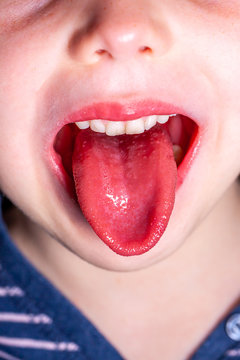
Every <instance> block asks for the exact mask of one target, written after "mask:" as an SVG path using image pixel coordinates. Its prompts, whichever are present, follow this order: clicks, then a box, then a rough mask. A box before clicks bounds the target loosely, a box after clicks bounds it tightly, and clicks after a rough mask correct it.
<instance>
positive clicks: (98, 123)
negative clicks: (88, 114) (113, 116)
mask: <svg viewBox="0 0 240 360" xmlns="http://www.w3.org/2000/svg"><path fill="white" fill-rule="evenodd" d="M90 128H91V129H92V130H93V131H96V132H100V133H105V131H106V128H105V124H104V122H103V120H91V121H90Z"/></svg>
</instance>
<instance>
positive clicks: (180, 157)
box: [53, 104, 200, 256]
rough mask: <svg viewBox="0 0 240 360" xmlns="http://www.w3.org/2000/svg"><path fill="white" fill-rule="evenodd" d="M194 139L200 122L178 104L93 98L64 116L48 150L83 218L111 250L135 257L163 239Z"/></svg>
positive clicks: (189, 162)
mask: <svg viewBox="0 0 240 360" xmlns="http://www.w3.org/2000/svg"><path fill="white" fill-rule="evenodd" d="M137 108H138V109H139V106H138V107H137ZM143 108H144V109H143ZM199 142H200V131H199V126H198V125H197V123H196V122H195V121H194V120H193V119H191V118H190V117H188V116H186V115H185V114H184V113H180V111H179V109H177V108H173V107H170V106H168V107H167V108H165V109H163V108H161V109H158V108H157V107H156V106H155V107H154V106H147V107H146V106H144V107H142V109H141V110H140V111H136V109H135V110H134V111H133V107H131V109H130V108H128V109H127V110H126V108H125V109H124V111H123V108H122V107H120V106H119V105H118V104H117V105H116V104H110V105H109V104H98V105H96V106H91V107H89V108H85V109H84V110H82V111H81V112H77V113H74V114H73V115H71V116H69V117H68V118H67V119H66V121H65V124H63V125H62V127H61V129H60V130H58V132H57V135H56V136H55V138H54V144H53V149H54V159H55V167H57V168H58V174H60V178H61V179H63V182H64V185H65V188H66V191H67V193H68V195H69V196H70V197H71V198H73V199H74V201H75V202H76V203H77V205H78V207H79V211H81V212H82V214H83V215H84V217H85V219H86V221H87V222H88V224H89V225H90V226H91V227H92V228H93V230H94V231H95V233H96V234H97V235H98V237H99V238H100V239H101V240H102V241H103V242H104V243H105V244H106V245H107V246H108V247H109V248H110V249H111V250H112V251H114V252H115V253H117V254H119V255H122V256H133V255H141V254H144V253H146V252H147V251H149V250H150V249H151V248H152V247H154V246H155V245H156V244H157V243H158V241H159V240H160V239H161V237H162V235H163V233H164V232H165V230H166V228H167V225H168V222H169V219H170V217H171V214H172V211H173V208H174V202H175V195H176V193H177V190H178V188H179V187H180V186H181V185H182V183H183V182H184V180H185V178H186V175H187V173H188V171H189V169H190V168H191V165H192V163H193V160H194V159H195V157H196V155H197V150H198V147H199Z"/></svg>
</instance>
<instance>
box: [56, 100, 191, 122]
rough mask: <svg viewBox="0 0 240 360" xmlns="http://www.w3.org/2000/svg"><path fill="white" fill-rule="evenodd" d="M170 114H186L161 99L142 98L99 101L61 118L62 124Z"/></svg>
mask: <svg viewBox="0 0 240 360" xmlns="http://www.w3.org/2000/svg"><path fill="white" fill-rule="evenodd" d="M171 114H181V115H185V116H188V115H187V113H186V111H184V109H181V108H180V107H177V106H174V105H172V104H168V103H164V102H161V101H153V100H142V101H138V102H131V103H119V102H100V103H95V104H92V105H88V106H85V107H82V108H81V109H79V110H77V111H74V112H72V113H71V114H70V115H68V116H67V117H66V118H65V119H63V123H62V126H64V125H66V124H68V123H73V122H79V121H87V120H94V119H102V120H110V121H129V120H134V119H139V118H142V117H144V116H149V115H171Z"/></svg>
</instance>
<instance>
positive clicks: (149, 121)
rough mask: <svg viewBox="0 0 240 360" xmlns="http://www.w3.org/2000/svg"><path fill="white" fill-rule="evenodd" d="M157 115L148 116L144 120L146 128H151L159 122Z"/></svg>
mask: <svg viewBox="0 0 240 360" xmlns="http://www.w3.org/2000/svg"><path fill="white" fill-rule="evenodd" d="M157 118H158V116H157V115H152V116H147V117H146V118H145V120H144V122H145V130H149V129H151V128H152V127H153V126H154V125H156V123H157Z"/></svg>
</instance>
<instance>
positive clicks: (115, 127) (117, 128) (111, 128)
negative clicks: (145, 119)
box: [106, 121, 126, 136]
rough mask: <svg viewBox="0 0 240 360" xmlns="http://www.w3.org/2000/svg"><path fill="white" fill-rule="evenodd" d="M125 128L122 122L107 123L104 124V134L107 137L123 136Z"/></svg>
mask: <svg viewBox="0 0 240 360" xmlns="http://www.w3.org/2000/svg"><path fill="white" fill-rule="evenodd" d="M125 127H126V125H125V122H124V121H108V122H107V124H106V134H107V135H109V136H114V135H122V134H125V131H126V129H125Z"/></svg>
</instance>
